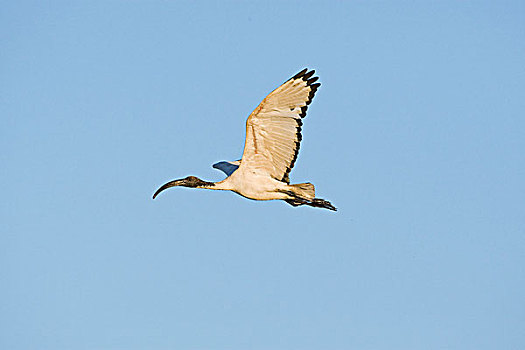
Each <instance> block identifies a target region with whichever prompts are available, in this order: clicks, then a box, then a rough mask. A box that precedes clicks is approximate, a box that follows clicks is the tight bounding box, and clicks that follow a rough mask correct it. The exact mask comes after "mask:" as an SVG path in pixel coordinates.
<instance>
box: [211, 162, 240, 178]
mask: <svg viewBox="0 0 525 350" xmlns="http://www.w3.org/2000/svg"><path fill="white" fill-rule="evenodd" d="M239 164H241V161H240V160H236V161H234V162H228V161H222V162H218V163H215V164H213V165H212V166H213V167H214V168H215V169H219V170H221V171H222V172H223V173H225V174H226V175H228V176H230V175H231V174H233V172H234V171H235V170H237V169H238V168H239Z"/></svg>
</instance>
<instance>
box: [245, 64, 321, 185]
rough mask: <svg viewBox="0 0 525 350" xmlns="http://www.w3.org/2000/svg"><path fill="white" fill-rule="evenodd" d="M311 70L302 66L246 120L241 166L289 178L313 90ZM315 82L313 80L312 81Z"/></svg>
mask: <svg viewBox="0 0 525 350" xmlns="http://www.w3.org/2000/svg"><path fill="white" fill-rule="evenodd" d="M314 73H315V71H314V70H311V71H309V72H308V69H306V68H305V69H303V70H302V71H300V72H299V73H297V74H296V75H295V76H293V77H292V78H290V79H289V80H288V81H286V82H285V83H284V84H282V85H281V86H279V87H278V88H277V89H275V90H274V91H272V92H271V93H270V94H269V95H268V96H266V98H265V99H264V100H263V101H262V102H261V103H260V104H259V106H257V108H255V110H254V111H253V112H252V113H251V114H250V116H249V117H248V120H247V121H246V142H245V144H244V152H243V155H242V160H241V165H240V169H242V170H243V171H251V172H255V173H258V174H262V175H269V176H271V177H273V178H274V179H276V180H279V181H283V182H286V183H289V182H290V179H289V177H288V176H289V174H290V171H291V170H292V168H293V166H294V163H295V160H296V159H297V155H298V154H299V147H300V142H301V139H302V136H301V126H302V125H303V123H302V120H301V119H302V118H304V117H305V116H306V110H307V108H308V105H309V104H310V102H312V99H313V98H314V95H315V92H316V91H317V89H318V88H319V86H320V85H321V84H320V83H315V82H316V81H317V79H319V78H318V77H313V78H312V75H313V74H314ZM314 83H315V84H314Z"/></svg>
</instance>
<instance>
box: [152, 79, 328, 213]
mask: <svg viewBox="0 0 525 350" xmlns="http://www.w3.org/2000/svg"><path fill="white" fill-rule="evenodd" d="M314 72H315V71H314V70H311V71H308V70H307V69H304V70H302V71H301V72H299V73H297V74H296V75H295V76H293V77H292V78H290V79H289V80H287V81H286V82H285V83H284V84H282V85H281V86H279V87H278V88H277V89H275V90H274V91H272V92H271V93H270V94H269V95H268V96H266V98H265V99H264V100H263V101H262V102H261V103H260V104H259V106H257V108H255V110H254V111H253V112H252V113H251V114H250V116H249V117H248V119H247V121H246V141H245V144H244V152H243V155H242V158H241V159H240V160H238V161H235V162H227V161H223V162H219V163H216V164H214V165H213V167H214V168H216V169H219V170H221V171H223V172H224V173H225V174H226V175H228V177H227V178H226V179H224V180H223V181H220V182H215V183H214V182H207V181H203V180H200V179H198V178H196V177H194V176H189V177H187V178H185V179H180V180H174V181H170V182H168V183H167V184H165V185H163V186H162V187H161V188H159V189H158V190H157V192H156V193H155V194H154V195H153V198H155V197H156V196H157V195H158V194H159V193H160V192H161V191H163V190H165V189H167V188H169V187H173V186H185V187H192V188H206V189H213V190H230V191H234V192H236V193H238V194H240V195H242V196H244V197H246V198H250V199H254V200H273V199H281V200H284V201H286V202H287V203H289V204H290V205H292V206H300V205H309V206H312V207H318V208H325V209H330V210H337V209H336V208H335V207H334V206H333V205H332V204H331V203H330V202H329V201H326V200H324V199H320V198H315V188H314V185H313V184H310V183H302V184H290V178H289V175H290V171H291V170H292V168H293V167H294V165H295V161H296V160H297V155H298V153H299V147H300V142H301V139H302V135H301V127H302V125H303V123H302V119H303V118H304V117H305V116H306V111H307V109H308V105H309V104H310V103H311V101H312V99H313V97H314V95H315V92H316V91H317V89H318V88H319V86H320V85H321V84H320V83H316V81H317V79H318V77H312V76H313V74H314Z"/></svg>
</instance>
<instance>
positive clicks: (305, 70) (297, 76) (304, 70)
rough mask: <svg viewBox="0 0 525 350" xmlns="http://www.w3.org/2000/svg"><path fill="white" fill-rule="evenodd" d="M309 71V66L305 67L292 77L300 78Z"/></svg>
mask: <svg viewBox="0 0 525 350" xmlns="http://www.w3.org/2000/svg"><path fill="white" fill-rule="evenodd" d="M307 71H308V68H305V69H303V70H302V71H300V72H299V73H297V74H296V75H294V76H293V77H292V79H299V78H300V77H302V76H303V75H304V73H306V72H307Z"/></svg>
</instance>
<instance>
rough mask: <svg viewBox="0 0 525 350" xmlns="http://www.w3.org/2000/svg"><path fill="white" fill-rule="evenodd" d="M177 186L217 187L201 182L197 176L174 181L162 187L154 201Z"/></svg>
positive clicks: (155, 195) (211, 183)
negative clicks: (165, 191) (162, 193)
mask: <svg viewBox="0 0 525 350" xmlns="http://www.w3.org/2000/svg"><path fill="white" fill-rule="evenodd" d="M175 186H184V187H191V188H197V187H198V188H202V187H213V186H215V184H214V183H213V182H207V181H204V180H201V179H199V178H198V177H196V176H188V177H186V178H184V179H178V180H173V181H170V182H168V183H166V184H164V185H162V186H161V187H160V188H159V189H158V190H157V191H156V192H155V194H154V195H153V199H155V197H157V196H158V195H159V193H161V192H162V191H164V190H165V189H168V188H170V187H175Z"/></svg>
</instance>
